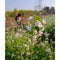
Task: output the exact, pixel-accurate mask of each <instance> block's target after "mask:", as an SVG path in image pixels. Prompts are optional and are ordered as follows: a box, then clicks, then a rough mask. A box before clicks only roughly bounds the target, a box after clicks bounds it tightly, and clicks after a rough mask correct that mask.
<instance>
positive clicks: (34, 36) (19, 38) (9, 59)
mask: <svg viewBox="0 0 60 60" xmlns="http://www.w3.org/2000/svg"><path fill="white" fill-rule="evenodd" d="M31 18H32V17H30V18H29V19H31ZM43 22H44V23H46V24H43V23H42V21H41V18H40V17H37V16H34V20H32V22H29V23H28V24H25V26H24V28H23V29H21V28H17V30H14V28H13V29H10V30H9V31H7V32H6V33H5V36H6V37H5V40H6V41H5V51H6V53H5V57H6V60H55V57H54V56H55V54H54V52H55V51H54V48H55V47H54V44H55V42H54V40H53V38H52V37H54V27H55V25H54V16H48V18H46V22H45V21H43ZM49 40H50V43H49Z"/></svg>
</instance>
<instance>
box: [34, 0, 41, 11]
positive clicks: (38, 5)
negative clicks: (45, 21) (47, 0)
mask: <svg viewBox="0 0 60 60" xmlns="http://www.w3.org/2000/svg"><path fill="white" fill-rule="evenodd" d="M41 3H42V0H38V1H37V2H36V6H35V10H38V11H40V10H41V7H42V4H41Z"/></svg>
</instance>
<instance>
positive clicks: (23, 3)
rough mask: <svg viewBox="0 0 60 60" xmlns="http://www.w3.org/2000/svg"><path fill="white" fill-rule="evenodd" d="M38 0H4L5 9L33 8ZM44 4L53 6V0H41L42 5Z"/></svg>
mask: <svg viewBox="0 0 60 60" xmlns="http://www.w3.org/2000/svg"><path fill="white" fill-rule="evenodd" d="M37 2H38V0H5V10H6V11H8V10H14V8H17V9H23V10H34V9H35V6H36V3H37ZM44 6H49V7H51V6H55V0H43V1H42V7H44Z"/></svg>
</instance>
